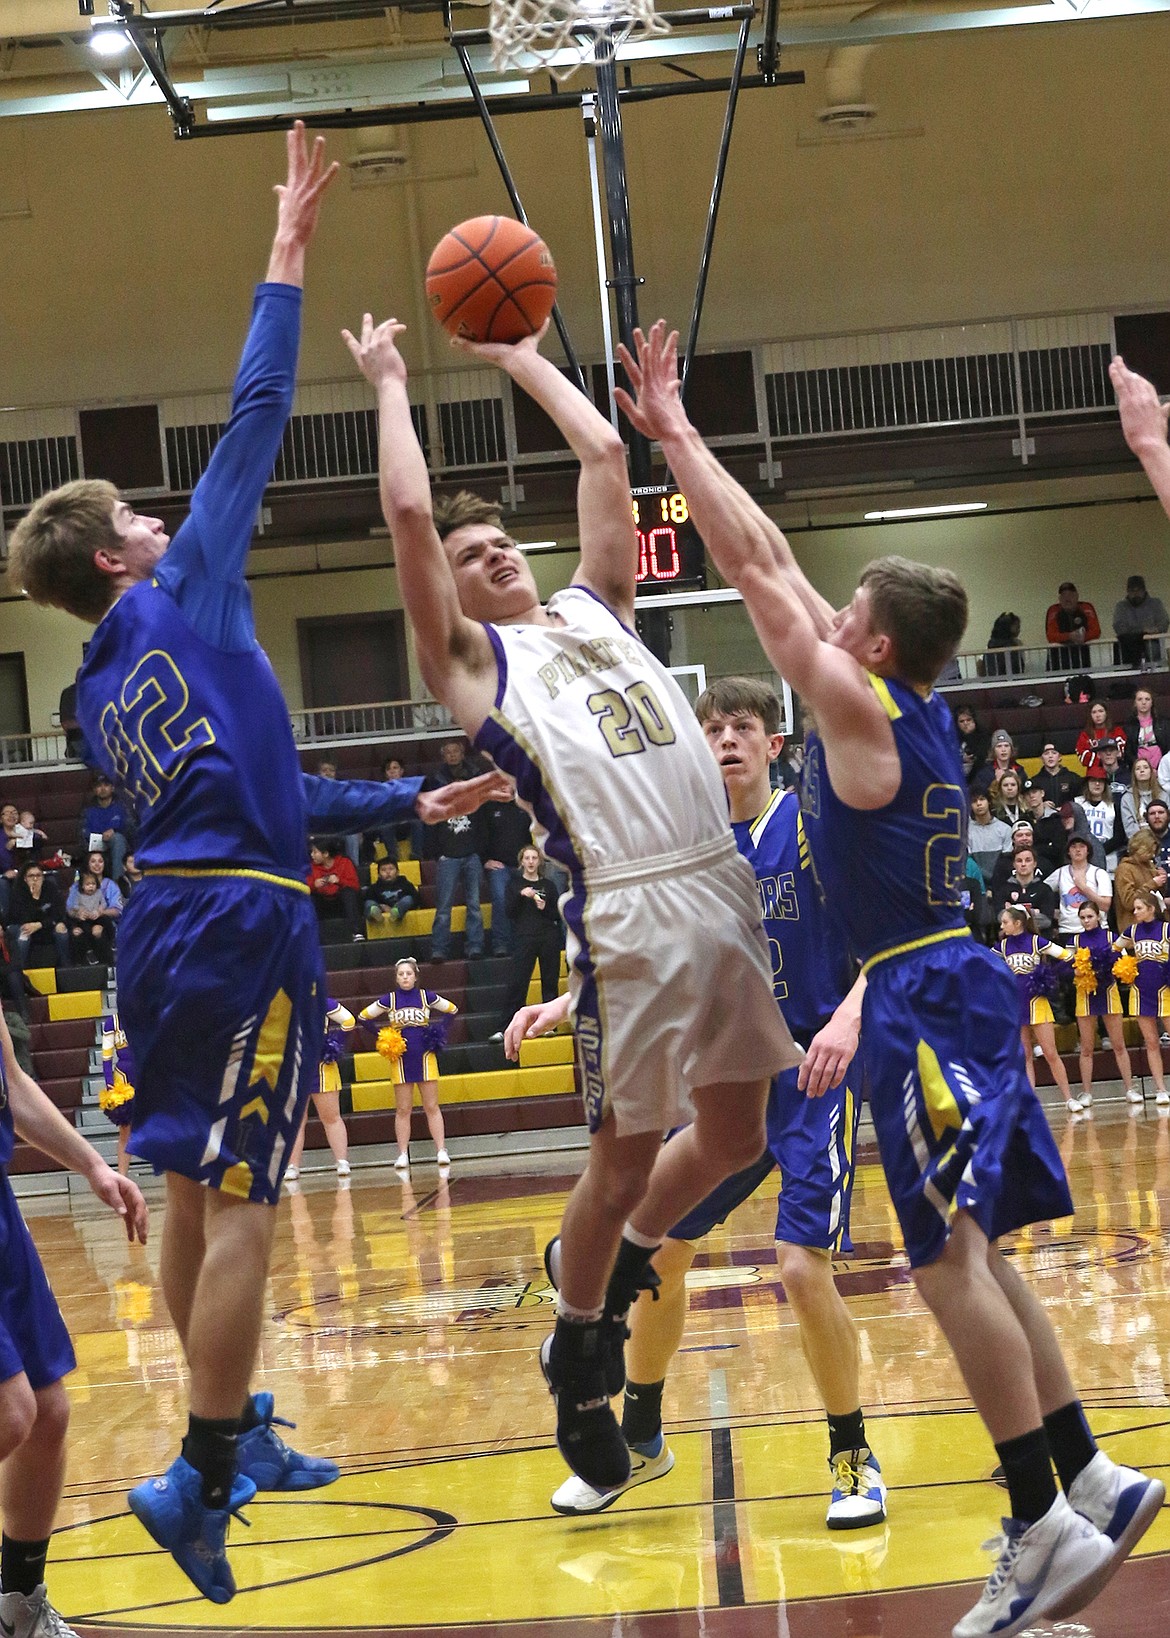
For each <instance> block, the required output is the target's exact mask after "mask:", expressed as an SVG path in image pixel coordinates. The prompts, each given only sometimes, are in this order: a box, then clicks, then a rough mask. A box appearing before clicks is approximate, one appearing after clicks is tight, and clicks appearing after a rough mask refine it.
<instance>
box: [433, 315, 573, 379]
mask: <svg viewBox="0 0 1170 1638" xmlns="http://www.w3.org/2000/svg"><path fill="white" fill-rule="evenodd" d="M550 322H551V320H549V319H545V321H544V323H543V324H542V325H541V327H540V329H539V330H537V331H536V332H535V333H534V334H533V335H530V336H522V337H521V339H520V340H519V341H469V340H468V339H467V337H466V336H452V337H451V345H452V347H454V349H455V351H456V352H457V353H471V354H472V356H473V357H475V358H482V359H483V361H484V363H485V364H497V365H498V366H499V367H500V369H501V370H506V369H508V368H509V366H510V365H511V364H513V363H515V361H516V357H517V355H518V354H523V353H525V352H529V353H536V352H539V351H540V344H541V342H542V341H543V340H544V338H545V336H546V335H547V334H548V327H549V324H550Z"/></svg>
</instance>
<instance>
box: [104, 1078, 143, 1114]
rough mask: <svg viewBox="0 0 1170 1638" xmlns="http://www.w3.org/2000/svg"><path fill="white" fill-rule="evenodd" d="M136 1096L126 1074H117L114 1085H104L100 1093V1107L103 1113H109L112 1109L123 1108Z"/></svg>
mask: <svg viewBox="0 0 1170 1638" xmlns="http://www.w3.org/2000/svg"><path fill="white" fill-rule="evenodd" d="M133 1096H134V1088H133V1087H132V1086H131V1085H130V1082H129V1081H128V1080H127V1079H126V1077H125V1075H115V1076H114V1084H113V1086H103V1087H102V1089H101V1091H100V1092H99V1093H98V1108H99V1109H100V1110H101V1112H102V1114H103V1115H108V1114H109V1113H110V1110H111V1109H121V1107H122V1105H123V1104H124V1103H129V1102H130V1099H131V1098H132V1097H133Z"/></svg>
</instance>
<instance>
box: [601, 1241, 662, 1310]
mask: <svg viewBox="0 0 1170 1638" xmlns="http://www.w3.org/2000/svg"><path fill="white" fill-rule="evenodd" d="M657 1250H658V1247H657V1246H636V1245H635V1244H634V1242H633V1241H632V1240H627V1239H626V1237H625V1235H624V1234H623V1235H622V1238H621V1240H620V1241H619V1243H618V1254H617V1261H616V1262H615V1263H614V1265H613V1273H612V1274H611V1275H610V1277H609V1285H608V1286H607V1287H606V1291H605V1311H606V1313H607V1314H624V1313H625V1312H626V1310H627V1309H628V1308H629V1306H630V1304H631V1303H632V1302H633V1301H634V1299H635V1298H636V1297H637V1295H638V1292H639V1291H643V1290H653V1289H654V1288H655V1287H656V1286H657V1285H658V1284H659V1280H658V1276H657V1274H656V1273H655V1272H654V1270H653V1269H652V1268H651V1267H650V1259H651V1257H653V1255H654V1253H655V1252H656V1251H657Z"/></svg>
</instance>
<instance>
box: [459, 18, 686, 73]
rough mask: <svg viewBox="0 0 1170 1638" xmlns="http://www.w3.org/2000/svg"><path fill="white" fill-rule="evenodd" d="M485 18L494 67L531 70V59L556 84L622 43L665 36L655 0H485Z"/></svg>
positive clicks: (603, 57) (664, 25)
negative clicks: (541, 64)
mask: <svg viewBox="0 0 1170 1638" xmlns="http://www.w3.org/2000/svg"><path fill="white" fill-rule="evenodd" d="M488 19H489V20H488V28H489V31H490V33H491V37H492V61H493V62H494V63H495V66H496V67H497V68H507V67H514V68H530V67H531V66H532V59H533V58H534V57H535V58H536V59H537V60H538V61H540V62H541V63H543V65H544V66H545V68H547V69H548V71H549V73H550V74H553V75H555V77H556V78H557V79H558V80H567V79H568V78H569V77H570V75H572V74H575V73H576V72H577V70H578V69H579V68H581V67H582V65H583V64H585V63H592V62H596V61H598V59H602V60H604V59H605V58H607V57H612V56H613V54H614V52H615V51H616V50H617V48H618V47H619V46H621V45H623V44H624V43H625V41H627V40H641V39H645V38H646V37H647V36H648V35H651V34H665V33H666V32H667V24H666V23H664V22H663V20H662V18H661V17H659V15H658V13H657V12H656V11H655V10H654V0H490V9H489V13H488Z"/></svg>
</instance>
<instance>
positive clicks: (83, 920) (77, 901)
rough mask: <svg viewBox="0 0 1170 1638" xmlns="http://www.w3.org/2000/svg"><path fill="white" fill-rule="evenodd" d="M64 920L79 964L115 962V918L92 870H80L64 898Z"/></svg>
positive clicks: (100, 964)
mask: <svg viewBox="0 0 1170 1638" xmlns="http://www.w3.org/2000/svg"><path fill="white" fill-rule="evenodd" d="M65 919H66V921H67V922H68V924H69V942H70V945H71V946H72V950H73V956H74V960H75V963H76V965H77V966H79V967H82V966H84V967H98V966H108V965H112V964H113V960H114V955H113V950H114V918H113V917H112V916H110V915H109V914H108V913H107V909H106V901H105V898H104V896H103V894H102V890H101V888H100V886H99V885H98V878H97V876H96V875H95V874H94V872H93V871H92V870H81V871H79V872H78V875H77V880H76V881H75V882H74V883H73V886H72V887H71V888H70V889H69V896H68V898H67V899H66V900H65Z"/></svg>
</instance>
